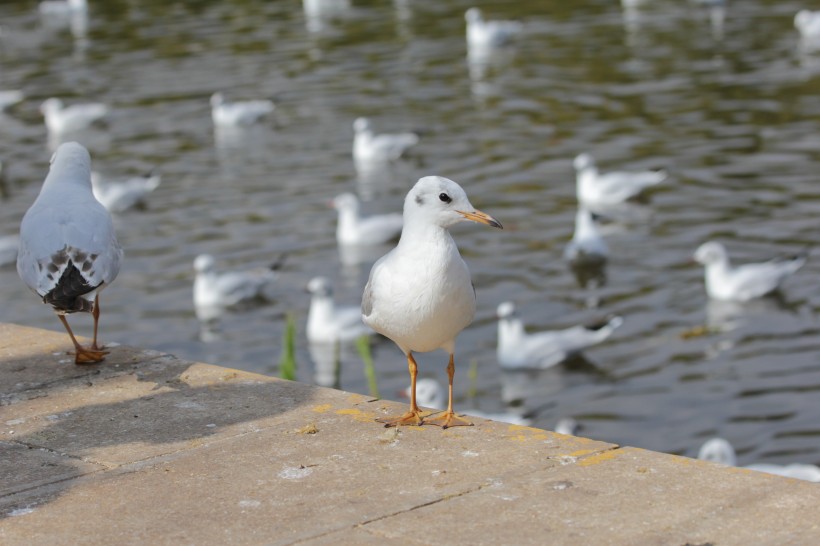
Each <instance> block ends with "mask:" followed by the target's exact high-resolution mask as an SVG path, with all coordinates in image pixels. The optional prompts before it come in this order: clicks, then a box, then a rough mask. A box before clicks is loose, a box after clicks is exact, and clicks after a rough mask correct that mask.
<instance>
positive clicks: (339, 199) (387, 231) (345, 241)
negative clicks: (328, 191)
mask: <svg viewBox="0 0 820 546" xmlns="http://www.w3.org/2000/svg"><path fill="white" fill-rule="evenodd" d="M333 207H334V208H335V209H336V210H337V211H338V213H339V221H338V223H337V224H336V241H337V242H338V243H339V244H340V245H378V244H382V243H386V242H388V241H390V240H391V239H394V238H396V237H398V235H399V233H401V227H402V224H403V219H402V215H401V214H399V213H391V214H374V215H371V216H362V215H361V214H360V213H359V208H360V207H359V198H358V197H356V196H355V195H353V194H352V193H343V194H341V195H337V196H336V197H335V198H334V199H333Z"/></svg>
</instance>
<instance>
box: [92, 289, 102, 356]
mask: <svg viewBox="0 0 820 546" xmlns="http://www.w3.org/2000/svg"><path fill="white" fill-rule="evenodd" d="M91 316H92V317H94V338H93V339H92V340H91V349H92V350H94V351H99V350H101V349H102V348H103V347H97V325H98V323H99V322H100V295H99V294H95V295H94V309H92V311H91Z"/></svg>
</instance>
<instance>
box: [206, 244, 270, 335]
mask: <svg viewBox="0 0 820 546" xmlns="http://www.w3.org/2000/svg"><path fill="white" fill-rule="evenodd" d="M280 265H281V260H278V261H277V262H276V263H273V264H271V265H270V266H269V267H266V268H264V267H260V268H256V269H251V270H248V271H229V272H226V273H217V271H216V267H215V263H214V258H213V256H211V255H209V254H200V255H199V256H197V257H196V259H195V260H194V271H195V272H196V277H195V279H194V310H195V312H196V316H197V318H198V319H199V320H200V321H203V322H207V321H213V320H216V319H217V318H219V317H220V316H221V315H222V314H223V313H224V312H225V310H226V309H227V308H229V307H233V306H236V305H238V304H240V303H243V302H248V301H251V300H254V299H257V298H261V297H264V295H265V289H266V288H267V287H268V285H270V284H271V283H272V282H273V281H274V280H275V279H276V277H277V274H276V270H277V269H278V268H279V266H280Z"/></svg>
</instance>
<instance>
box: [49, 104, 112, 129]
mask: <svg viewBox="0 0 820 546" xmlns="http://www.w3.org/2000/svg"><path fill="white" fill-rule="evenodd" d="M40 112H42V113H43V116H44V117H45V122H46V127H47V128H48V130H49V132H50V133H67V132H70V131H80V130H82V129H86V128H87V127H90V126H91V124H93V123H94V122H95V121H98V120H100V119H102V118H104V117H105V116H106V115H107V114H108V106H106V105H105V104H102V103H99V102H93V103H87V104H72V105H71V106H64V105H63V101H61V100H60V99H57V98H50V99H47V100H45V101H44V102H43V104H41V105H40Z"/></svg>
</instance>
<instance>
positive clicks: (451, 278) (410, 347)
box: [362, 176, 501, 428]
mask: <svg viewBox="0 0 820 546" xmlns="http://www.w3.org/2000/svg"><path fill="white" fill-rule="evenodd" d="M466 220H470V221H473V222H479V223H482V224H486V225H489V226H492V227H497V228H501V224H500V223H499V222H498V221H497V220H495V219H494V218H493V217H491V216H490V215H488V214H486V213H484V212H481V211H479V210H476V209H475V208H474V207H473V206H472V205H471V204H470V201H469V199H467V194H466V193H465V192H464V190H463V189H462V188H461V186H459V185H458V184H456V183H455V182H453V181H452V180H449V179H447V178H443V177H441V176H426V177H424V178H421V179H420V180H419V181H418V182H417V183H416V185H415V186H413V188H412V189H411V190H410V192H409V193H408V194H407V197H406V198H405V200H404V228H403V229H402V233H401V238H400V239H399V243H398V245H397V246H396V247H395V248H394V249H393V250H391V251H390V252H389V253H387V254H386V255H384V256H383V257H382V258H380V259H379V261H377V262H376V263H375V264H374V265H373V268H372V269H371V271H370V278H369V279H368V281H367V285H366V286H365V289H364V294H363V296H362V318H363V319H364V322H365V324H367V325H369V326H370V327H371V328H373V329H374V330H376V331H377V332H379V333H380V334H382V335H384V336H386V337H388V338H390V339H391V340H393V342H394V343H395V344H396V345H397V346H398V347H399V349H401V351H402V352H403V353H404V354H405V355H406V356H407V363H408V367H409V371H410V381H411V392H410V410H409V411H408V412H407V413H405V414H404V415H401V416H398V417H390V418H387V419H381V420H380V422H383V423H385V426H398V425H421V424H424V423H430V424H434V425H440V426H442V427H443V428H447V427H451V426H456V425H470V424H471V423H470V422H469V421H467V420H465V419H462V418H460V417H457V416H456V415H455V413H454V412H453V375H454V372H455V364H454V357H453V354H454V352H455V342H456V337H457V336H458V334H459V332H461V330H463V329H464V328H466V327H467V326H468V325H469V324H470V323H471V322H472V320H473V316H474V314H475V304H476V301H475V290H474V289H473V284H472V281H471V280H470V270H469V269H468V268H467V264H466V263H464V260H463V259H462V258H461V255H460V254H459V252H458V247H457V246H456V244H455V241H453V238H452V237H451V236H450V233H449V231H448V230H447V228H449V227H451V226H453V225H455V224H457V223H459V222H463V221H466ZM436 349H443V350H445V351H447V353H448V354H449V356H450V358H449V362H448V364H447V376H448V378H449V393H448V394H449V401H448V403H447V410H446V411H445V412H443V413H442V414H441V415H440V416H437V417H435V418H427V417H424V418H423V417H422V415H421V411H420V410H419V407H418V405H417V404H416V376H417V375H418V366H417V365H416V361H415V359H414V358H413V351H416V352H429V351H434V350H436Z"/></svg>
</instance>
